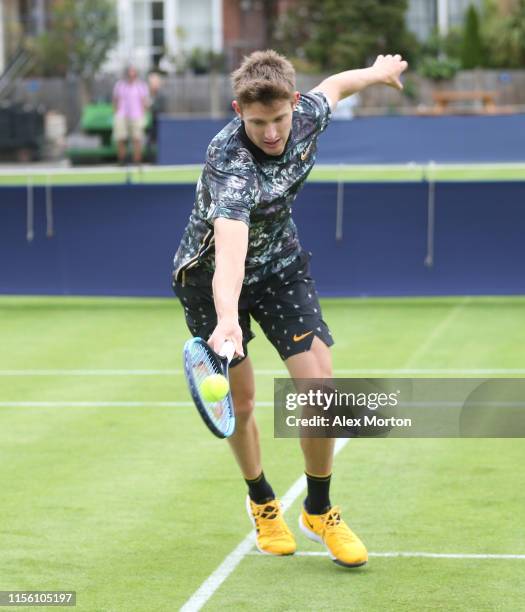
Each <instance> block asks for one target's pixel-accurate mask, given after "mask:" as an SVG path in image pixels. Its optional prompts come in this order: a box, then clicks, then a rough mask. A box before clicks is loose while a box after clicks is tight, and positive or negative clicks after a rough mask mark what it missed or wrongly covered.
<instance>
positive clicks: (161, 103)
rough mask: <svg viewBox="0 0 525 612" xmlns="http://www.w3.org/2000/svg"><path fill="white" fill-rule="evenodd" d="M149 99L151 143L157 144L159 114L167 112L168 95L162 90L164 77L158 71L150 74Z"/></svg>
mask: <svg viewBox="0 0 525 612" xmlns="http://www.w3.org/2000/svg"><path fill="white" fill-rule="evenodd" d="M148 85H149V99H150V111H151V129H150V144H151V145H154V146H156V145H157V130H158V119H159V115H160V114H162V113H164V112H166V102H167V101H166V95H165V93H164V92H163V91H162V86H163V82H162V77H161V76H160V74H159V73H158V72H151V73H150V74H149V75H148Z"/></svg>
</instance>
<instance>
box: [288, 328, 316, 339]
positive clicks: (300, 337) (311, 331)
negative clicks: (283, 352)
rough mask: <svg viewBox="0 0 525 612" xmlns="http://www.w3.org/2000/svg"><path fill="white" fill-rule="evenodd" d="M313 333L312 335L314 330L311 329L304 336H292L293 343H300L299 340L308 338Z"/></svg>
mask: <svg viewBox="0 0 525 612" xmlns="http://www.w3.org/2000/svg"><path fill="white" fill-rule="evenodd" d="M313 333H314V330H313V329H311V330H310V331H309V332H306V333H305V334H301V335H300V336H298V335H297V334H294V337H293V341H294V342H301V340H304V339H305V338H306V336H309V335H310V334H313Z"/></svg>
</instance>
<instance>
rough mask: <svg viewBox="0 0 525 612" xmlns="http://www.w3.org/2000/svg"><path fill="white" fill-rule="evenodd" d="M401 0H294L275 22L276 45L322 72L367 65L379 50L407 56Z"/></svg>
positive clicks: (412, 42)
mask: <svg viewBox="0 0 525 612" xmlns="http://www.w3.org/2000/svg"><path fill="white" fill-rule="evenodd" d="M406 8H407V0H391V1H389V2H383V1H382V0H323V2H319V1H318V0H297V2H295V3H294V5H293V7H292V9H290V10H289V11H288V13H286V15H285V16H284V17H283V18H282V19H281V21H280V23H279V24H278V26H277V30H276V33H275V36H274V40H275V44H276V46H277V47H278V48H279V49H280V50H281V51H283V52H284V53H286V54H287V55H288V56H290V57H291V58H295V57H298V58H300V59H302V60H304V61H306V62H308V63H310V64H311V65H313V66H314V67H316V68H318V69H320V70H322V71H339V70H348V69H351V68H357V67H360V66H363V65H366V64H369V63H370V62H371V61H372V60H373V59H374V58H375V56H376V55H378V54H380V53H401V54H403V56H404V57H406V58H407V59H408V60H409V61H410V60H411V59H413V56H414V54H415V49H416V47H417V41H416V39H415V37H414V36H413V35H412V34H410V33H409V32H408V31H407V29H406V26H405V12H406Z"/></svg>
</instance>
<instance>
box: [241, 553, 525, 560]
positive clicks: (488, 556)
mask: <svg viewBox="0 0 525 612" xmlns="http://www.w3.org/2000/svg"><path fill="white" fill-rule="evenodd" d="M248 554H249V555H253V556H261V553H259V552H255V551H251V552H249V553H248ZM295 555H296V556H299V557H328V556H329V555H328V553H327V552H317V551H315V552H313V551H303V552H296V553H295ZM368 556H369V557H394V558H399V557H424V558H429V559H520V560H525V555H511V554H485V553H430V552H369V553H368Z"/></svg>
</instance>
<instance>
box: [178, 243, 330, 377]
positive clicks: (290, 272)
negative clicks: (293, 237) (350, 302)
mask: <svg viewBox="0 0 525 612" xmlns="http://www.w3.org/2000/svg"><path fill="white" fill-rule="evenodd" d="M309 259H310V258H309V254H308V253H306V252H305V251H302V252H301V253H300V254H299V255H298V256H297V259H296V261H294V262H293V263H291V264H290V265H289V266H287V267H286V268H284V269H283V270H282V271H281V272H279V273H278V274H275V275H273V276H271V277H270V278H267V279H265V280H264V281H261V282H259V283H254V284H252V285H243V288H242V291H241V295H240V298H239V325H240V326H241V329H242V336H243V348H244V354H245V355H247V354H248V349H247V344H248V342H249V341H250V340H251V339H252V338H254V337H255V334H254V333H253V332H252V330H251V325H250V317H253V318H254V319H255V320H256V321H257V323H258V324H259V325H260V326H261V329H262V330H263V332H264V334H265V336H266V337H267V338H268V340H269V341H270V342H271V343H272V344H273V346H274V347H275V348H276V349H277V352H278V353H279V355H280V357H281V359H283V360H285V359H288V357H291V356H292V355H297V354H298V353H304V352H305V351H308V350H310V347H311V345H312V340H313V338H314V336H317V337H318V338H320V339H321V340H322V341H323V342H324V343H325V344H326V345H327V346H332V344H333V343H334V341H333V339H332V335H331V333H330V330H329V329H328V326H327V325H326V323H325V322H324V321H323V318H322V313H321V307H320V305H319V296H318V295H317V290H316V288H315V282H314V280H313V279H312V277H311V276H310V269H309V264H308V262H309ZM173 290H174V291H175V294H176V295H177V297H178V298H179V299H180V301H181V304H182V306H183V308H184V315H185V317H186V324H187V325H188V328H189V330H190V332H191V333H192V335H193V336H200V337H201V338H204V339H205V340H207V339H208V338H209V337H210V336H211V334H212V332H213V330H214V329H215V326H216V324H217V315H216V313H215V305H214V302H213V293H212V287H211V276H210V275H209V274H204V273H202V272H198V271H193V270H189V271H188V272H186V275H185V282H184V285H183V284H181V283H180V282H178V281H174V282H173ZM240 361H242V358H237V357H236V358H235V359H234V360H233V361H232V364H231V365H232V366H234V365H236V364H237V363H239V362H240Z"/></svg>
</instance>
